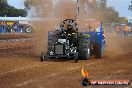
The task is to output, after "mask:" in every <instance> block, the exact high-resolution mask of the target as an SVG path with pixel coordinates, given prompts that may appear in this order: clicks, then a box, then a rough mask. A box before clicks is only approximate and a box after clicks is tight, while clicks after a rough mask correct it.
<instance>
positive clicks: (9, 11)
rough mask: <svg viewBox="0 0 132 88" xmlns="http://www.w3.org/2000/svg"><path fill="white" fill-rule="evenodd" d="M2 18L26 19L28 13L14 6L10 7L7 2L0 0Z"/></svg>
mask: <svg viewBox="0 0 132 88" xmlns="http://www.w3.org/2000/svg"><path fill="white" fill-rule="evenodd" d="M0 16H1V17H4V16H7V17H19V16H22V17H25V16H27V11H26V10H24V9H17V8H15V7H13V6H10V5H9V4H8V2H7V0H0Z"/></svg>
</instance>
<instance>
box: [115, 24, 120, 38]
mask: <svg viewBox="0 0 132 88" xmlns="http://www.w3.org/2000/svg"><path fill="white" fill-rule="evenodd" d="M115 31H116V35H117V36H119V34H120V26H119V25H117V26H116V29H115Z"/></svg>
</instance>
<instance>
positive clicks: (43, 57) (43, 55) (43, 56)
mask: <svg viewBox="0 0 132 88" xmlns="http://www.w3.org/2000/svg"><path fill="white" fill-rule="evenodd" d="M44 60H45V54H44V52H41V54H40V61H41V62H43V61H44Z"/></svg>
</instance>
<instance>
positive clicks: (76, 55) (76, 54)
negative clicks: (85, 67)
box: [74, 52, 78, 63]
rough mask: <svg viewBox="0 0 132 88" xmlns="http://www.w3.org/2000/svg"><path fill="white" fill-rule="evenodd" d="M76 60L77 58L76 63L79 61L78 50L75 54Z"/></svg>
mask: <svg viewBox="0 0 132 88" xmlns="http://www.w3.org/2000/svg"><path fill="white" fill-rule="evenodd" d="M74 60H75V63H77V62H78V52H76V53H75V55H74Z"/></svg>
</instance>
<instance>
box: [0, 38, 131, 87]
mask: <svg viewBox="0 0 132 88" xmlns="http://www.w3.org/2000/svg"><path fill="white" fill-rule="evenodd" d="M106 43H107V44H106V51H105V55H104V57H103V58H102V59H96V58H94V57H92V58H91V59H90V60H80V61H79V62H78V63H73V62H74V60H69V61H68V60H65V61H64V60H63V61H62V60H51V61H46V62H40V61H39V57H38V56H34V55H32V51H33V49H32V48H31V47H30V48H27V47H26V48H22V49H20V48H19V49H17V48H16V50H14V51H13V52H14V53H12V54H7V53H6V51H5V52H4V53H2V54H1V55H0V88H83V87H82V86H81V85H80V82H79V80H80V79H81V69H82V67H85V69H86V70H87V71H89V73H90V78H91V79H129V80H132V70H131V68H132V64H131V63H132V47H131V45H132V37H127V38H124V37H122V38H116V37H109V38H107V41H106ZM23 46H25V45H23ZM28 46H30V44H29V45H28ZM95 87H96V88H113V87H114V88H126V87H127V86H91V87H86V88H95ZM129 88H132V87H129Z"/></svg>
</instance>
